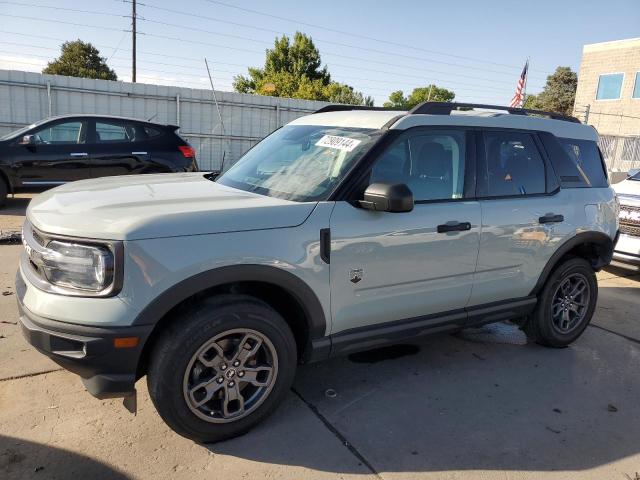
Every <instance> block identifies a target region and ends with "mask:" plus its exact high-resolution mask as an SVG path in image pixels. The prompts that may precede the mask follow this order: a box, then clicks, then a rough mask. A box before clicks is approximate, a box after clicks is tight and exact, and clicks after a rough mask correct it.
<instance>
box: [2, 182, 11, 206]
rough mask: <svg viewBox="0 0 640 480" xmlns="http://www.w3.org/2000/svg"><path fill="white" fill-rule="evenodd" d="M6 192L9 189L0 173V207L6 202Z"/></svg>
mask: <svg viewBox="0 0 640 480" xmlns="http://www.w3.org/2000/svg"><path fill="white" fill-rule="evenodd" d="M8 193H9V189H8V188H7V182H5V181H4V179H3V178H2V176H1V175H0V207H4V205H5V204H6V203H7V194H8Z"/></svg>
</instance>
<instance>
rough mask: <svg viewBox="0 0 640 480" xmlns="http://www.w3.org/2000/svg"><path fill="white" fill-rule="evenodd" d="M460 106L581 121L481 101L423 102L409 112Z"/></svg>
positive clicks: (437, 112)
mask: <svg viewBox="0 0 640 480" xmlns="http://www.w3.org/2000/svg"><path fill="white" fill-rule="evenodd" d="M460 108H464V109H469V110H471V109H473V108H485V109H489V110H504V111H506V112H509V113H510V114H511V115H526V116H536V115H537V116H541V117H548V118H552V119H553V120H564V121H566V122H573V123H582V122H581V121H580V120H578V119H577V118H576V117H572V116H570V115H562V114H561V113H555V112H546V111H544V110H532V109H529V108H513V107H505V106H502V105H484V104H481V103H455V102H424V103H421V104H419V105H416V106H415V107H413V108H412V109H411V110H409V114H416V113H418V114H430V115H451V112H452V111H453V110H458V109H460Z"/></svg>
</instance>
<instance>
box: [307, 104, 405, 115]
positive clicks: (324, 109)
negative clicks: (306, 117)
mask: <svg viewBox="0 0 640 480" xmlns="http://www.w3.org/2000/svg"><path fill="white" fill-rule="evenodd" d="M348 110H382V111H388V112H391V111H397V110H398V109H397V108H387V107H365V106H364V105H343V104H336V105H325V106H324V107H322V108H319V109H318V110H316V111H315V112H313V113H325V112H345V111H348Z"/></svg>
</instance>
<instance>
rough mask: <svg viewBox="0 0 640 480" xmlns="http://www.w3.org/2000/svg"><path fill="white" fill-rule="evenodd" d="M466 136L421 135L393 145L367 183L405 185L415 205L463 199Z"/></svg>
mask: <svg viewBox="0 0 640 480" xmlns="http://www.w3.org/2000/svg"><path fill="white" fill-rule="evenodd" d="M465 155H466V153H465V134H464V132H461V131H460V132H459V131H447V130H438V131H433V132H428V133H427V132H424V131H423V132H420V133H416V134H414V135H411V136H408V137H404V138H402V139H399V140H398V141H396V142H394V143H393V144H392V145H391V146H390V147H389V148H388V149H387V150H386V151H385V152H384V153H382V155H381V156H380V158H378V160H377V161H376V163H375V164H374V166H373V168H372V170H371V179H370V183H376V182H385V183H405V184H407V186H408V187H409V188H410V189H411V191H412V192H413V198H414V200H415V201H416V202H420V201H429V200H451V199H457V198H462V196H463V193H464V174H465V168H464V167H465Z"/></svg>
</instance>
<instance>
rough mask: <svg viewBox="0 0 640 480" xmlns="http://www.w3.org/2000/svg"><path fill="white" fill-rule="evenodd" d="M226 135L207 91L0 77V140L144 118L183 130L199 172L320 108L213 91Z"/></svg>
mask: <svg viewBox="0 0 640 480" xmlns="http://www.w3.org/2000/svg"><path fill="white" fill-rule="evenodd" d="M216 95H217V99H218V103H219V105H220V110H221V113H222V119H223V123H224V126H225V133H226V134H224V135H223V131H222V127H221V124H220V121H219V119H218V112H217V110H216V107H215V103H214V101H213V95H212V92H211V90H199V89H192V88H181V87H169V86H163V85H149V84H141V83H127V82H113V81H107V80H92V79H86V78H75V77H65V76H60V75H41V74H39V73H32V72H21V71H13V70H0V136H2V135H4V134H5V133H8V132H9V131H11V130H15V129H17V128H19V127H22V126H24V125H29V124H31V123H33V122H35V121H37V120H40V119H43V118H46V117H49V116H52V115H63V114H73V113H96V114H104V115H118V116H124V117H134V118H140V119H145V120H146V119H149V118H151V117H153V121H155V122H160V123H168V124H174V125H179V126H180V132H179V133H180V135H182V136H183V137H184V138H185V139H186V140H187V141H188V142H189V143H191V145H193V147H194V148H195V149H196V151H197V157H198V162H199V164H200V167H201V168H202V169H203V170H207V169H217V168H219V167H220V162H221V159H222V156H223V152H226V153H225V163H226V164H230V163H233V162H234V161H235V160H237V159H238V158H240V156H241V155H242V154H243V153H244V152H246V151H247V150H248V149H249V148H251V147H252V146H253V145H255V144H256V143H257V142H258V141H260V140H261V139H262V138H264V137H265V136H266V135H268V134H269V133H271V132H272V131H274V130H275V129H276V128H278V127H280V126H282V125H284V124H286V123H288V122H290V121H292V120H293V119H295V118H297V117H300V116H302V115H307V114H309V113H311V112H313V111H314V110H317V109H318V108H320V107H322V106H324V105H326V103H325V102H315V101H308V100H297V99H289V98H276V97H265V96H260V95H246V94H241V93H232V92H220V91H217V92H216Z"/></svg>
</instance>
